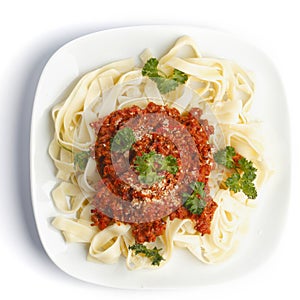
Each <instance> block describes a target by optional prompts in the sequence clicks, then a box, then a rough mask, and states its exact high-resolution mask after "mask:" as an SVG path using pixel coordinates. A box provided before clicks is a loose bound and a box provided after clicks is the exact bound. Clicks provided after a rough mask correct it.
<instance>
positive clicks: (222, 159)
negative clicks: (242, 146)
mask: <svg viewBox="0 0 300 300" xmlns="http://www.w3.org/2000/svg"><path fill="white" fill-rule="evenodd" d="M235 155H236V153H235V150H234V148H233V147H231V146H227V147H226V148H225V149H223V150H219V151H218V152H217V153H216V154H215V155H214V159H215V161H216V162H217V163H218V164H220V165H223V166H225V167H226V168H228V169H233V168H234V166H235V163H234V161H233V157H234V156H235Z"/></svg>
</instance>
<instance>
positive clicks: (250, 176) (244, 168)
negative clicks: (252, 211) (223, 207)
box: [214, 146, 257, 199]
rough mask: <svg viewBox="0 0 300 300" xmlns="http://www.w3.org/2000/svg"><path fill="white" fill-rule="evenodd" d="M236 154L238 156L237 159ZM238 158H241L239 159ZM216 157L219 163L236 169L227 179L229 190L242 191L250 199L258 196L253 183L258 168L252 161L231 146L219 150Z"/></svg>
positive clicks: (226, 183)
mask: <svg viewBox="0 0 300 300" xmlns="http://www.w3.org/2000/svg"><path fill="white" fill-rule="evenodd" d="M234 156H236V158H235V159H234ZM237 158H239V159H238V160H237ZM214 159H215V161H216V162H217V163H218V164H221V165H223V166H225V167H226V168H228V169H232V170H234V172H233V173H232V174H231V176H229V177H228V178H227V179H226V180H225V185H226V186H227V187H228V188H229V190H231V191H233V192H235V193H237V192H240V191H242V192H243V193H244V194H245V195H246V196H247V197H249V198H250V199H255V198H256V197H257V191H256V188H255V185H254V183H253V181H254V179H255V178H256V171H257V169H256V168H255V167H254V166H253V163H252V161H249V160H247V159H246V158H245V157H242V156H240V155H237V154H236V152H235V149H234V148H233V147H230V146H227V147H226V148H225V149H223V150H220V151H218V152H217V153H216V154H215V155H214Z"/></svg>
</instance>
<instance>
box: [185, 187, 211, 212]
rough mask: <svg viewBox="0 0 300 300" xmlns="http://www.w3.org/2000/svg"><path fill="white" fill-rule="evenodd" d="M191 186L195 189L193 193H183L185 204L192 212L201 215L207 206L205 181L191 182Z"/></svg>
mask: <svg viewBox="0 0 300 300" xmlns="http://www.w3.org/2000/svg"><path fill="white" fill-rule="evenodd" d="M190 187H191V188H192V189H193V192H192V194H189V193H183V194H182V197H183V201H185V202H184V204H183V206H184V207H185V208H186V209H187V210H188V211H190V212H191V213H192V214H196V215H201V214H202V212H203V210H204V208H205V206H206V201H205V200H204V199H205V196H206V194H205V191H204V187H205V185H204V183H203V182H201V181H197V182H193V183H192V184H190Z"/></svg>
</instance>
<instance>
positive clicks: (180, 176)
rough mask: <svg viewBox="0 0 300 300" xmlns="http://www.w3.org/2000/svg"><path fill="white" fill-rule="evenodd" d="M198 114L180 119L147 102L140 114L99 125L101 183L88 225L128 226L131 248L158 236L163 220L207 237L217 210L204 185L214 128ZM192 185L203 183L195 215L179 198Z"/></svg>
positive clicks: (128, 111)
mask: <svg viewBox="0 0 300 300" xmlns="http://www.w3.org/2000/svg"><path fill="white" fill-rule="evenodd" d="M202 113H203V112H202V110H201V109H199V108H192V109H191V110H190V111H189V112H187V113H185V114H180V112H179V111H178V110H177V109H176V108H171V107H169V106H163V105H157V104H155V103H153V102H150V103H149V104H148V105H147V107H145V108H144V109H143V108H140V107H138V106H135V105H134V106H131V107H128V108H123V109H120V110H117V111H114V112H112V113H111V114H110V115H108V116H106V117H105V118H104V119H101V122H100V121H99V124H98V126H96V127H97V130H98V133H97V134H98V135H97V141H96V143H95V159H96V162H97V169H98V172H99V174H100V177H101V180H100V181H99V183H98V187H97V194H96V196H95V198H94V200H93V209H92V222H93V224H92V225H94V226H98V227H99V229H100V230H103V229H105V228H106V227H107V226H109V225H111V224H113V223H118V222H123V223H128V224H131V228H132V234H133V236H134V237H135V240H136V242H137V243H144V242H153V241H155V239H156V237H157V236H160V235H162V234H163V233H164V231H165V229H166V217H168V216H169V217H170V220H173V219H174V218H180V219H186V218H189V219H191V220H193V221H194V224H195V229H196V230H197V231H199V232H200V233H201V234H209V233H210V224H211V220H212V217H213V215H214V212H215V210H216V208H217V204H216V203H215V202H214V201H213V199H212V198H211V197H210V196H209V186H208V177H209V175H210V172H211V170H212V166H213V156H212V149H211V145H210V144H209V137H210V135H211V134H213V132H214V128H213V126H211V125H209V124H208V121H207V120H205V119H201V116H202ZM116 141H117V142H116ZM141 162H142V163H144V164H143V165H141ZM145 174H147V175H146V176H145ZM195 181H197V182H202V183H203V184H204V191H205V197H204V201H205V203H206V205H205V207H204V209H203V211H202V212H201V214H195V213H192V212H190V211H189V210H188V209H187V208H186V207H185V206H184V201H183V196H182V195H183V194H184V193H191V192H192V190H191V183H192V182H195Z"/></svg>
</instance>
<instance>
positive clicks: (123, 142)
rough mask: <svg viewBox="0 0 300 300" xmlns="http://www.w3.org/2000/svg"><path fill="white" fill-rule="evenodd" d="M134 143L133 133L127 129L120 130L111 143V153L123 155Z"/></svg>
mask: <svg viewBox="0 0 300 300" xmlns="http://www.w3.org/2000/svg"><path fill="white" fill-rule="evenodd" d="M134 142H135V136H134V134H133V131H132V129H131V128H129V127H125V128H122V129H120V130H119V131H118V132H117V133H116V134H115V136H114V137H113V138H112V141H111V150H112V151H113V152H120V153H124V152H126V151H127V150H129V149H130V148H131V146H132V144H133V143H134Z"/></svg>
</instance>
